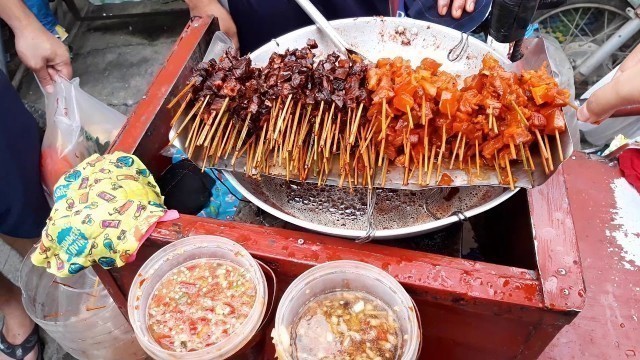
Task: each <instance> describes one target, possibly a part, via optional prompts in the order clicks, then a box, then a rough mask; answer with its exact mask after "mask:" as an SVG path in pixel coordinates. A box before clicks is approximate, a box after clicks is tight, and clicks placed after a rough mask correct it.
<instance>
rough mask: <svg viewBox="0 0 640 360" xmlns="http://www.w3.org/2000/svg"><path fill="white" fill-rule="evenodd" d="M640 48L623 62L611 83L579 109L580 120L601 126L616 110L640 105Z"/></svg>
mask: <svg viewBox="0 0 640 360" xmlns="http://www.w3.org/2000/svg"><path fill="white" fill-rule="evenodd" d="M638 79H640V46H638V47H636V48H635V49H634V50H633V52H631V54H629V56H627V58H626V59H625V60H624V61H623V62H622V64H621V65H620V68H618V71H617V72H616V74H615V75H614V77H613V79H612V80H611V82H609V83H608V84H606V85H604V86H603V87H601V88H600V89H598V90H596V91H595V92H594V93H593V94H592V95H591V96H590V97H589V99H588V100H587V102H586V103H585V104H584V105H582V106H581V107H580V109H578V120H580V121H584V122H588V123H592V124H599V123H600V122H602V121H603V120H605V119H606V118H608V117H609V116H611V114H613V113H614V112H615V111H616V110H618V109H620V108H623V107H626V106H631V105H640V82H638Z"/></svg>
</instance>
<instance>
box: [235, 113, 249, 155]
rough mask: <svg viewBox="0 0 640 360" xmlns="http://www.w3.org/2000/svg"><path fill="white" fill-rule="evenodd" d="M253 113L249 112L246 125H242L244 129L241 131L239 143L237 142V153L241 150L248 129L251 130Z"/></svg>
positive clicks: (245, 121)
mask: <svg viewBox="0 0 640 360" xmlns="http://www.w3.org/2000/svg"><path fill="white" fill-rule="evenodd" d="M251 115H252V114H251V113H250V112H248V113H247V118H246V119H245V120H244V126H243V127H242V131H241V132H240V138H239V139H238V143H237V144H236V153H237V152H238V150H240V147H241V146H242V142H243V141H244V138H245V137H246V136H247V131H248V130H249V122H250V121H251Z"/></svg>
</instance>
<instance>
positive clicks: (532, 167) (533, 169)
mask: <svg viewBox="0 0 640 360" xmlns="http://www.w3.org/2000/svg"><path fill="white" fill-rule="evenodd" d="M524 152H526V153H527V158H529V167H530V168H531V171H535V170H536V165H535V164H534V163H533V158H532V157H531V152H530V151H529V147H527V148H525V149H524Z"/></svg>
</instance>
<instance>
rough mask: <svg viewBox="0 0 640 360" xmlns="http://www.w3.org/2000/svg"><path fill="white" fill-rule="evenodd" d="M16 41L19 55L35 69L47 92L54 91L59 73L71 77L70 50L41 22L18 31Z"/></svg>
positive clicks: (25, 63) (27, 65)
mask: <svg viewBox="0 0 640 360" xmlns="http://www.w3.org/2000/svg"><path fill="white" fill-rule="evenodd" d="M15 43H16V51H17V53H18V57H19V58H20V60H22V63H23V64H24V65H25V66H26V67H27V68H29V69H30V70H31V71H33V73H34V74H35V75H36V77H37V78H38V81H39V82H40V85H41V86H42V88H43V89H44V90H45V91H46V92H48V93H52V92H53V82H54V81H55V80H56V79H57V78H58V74H60V75H62V76H64V77H65V78H67V79H71V76H72V75H73V72H72V70H71V59H70V58H69V50H68V49H67V47H66V46H65V45H64V44H63V43H62V42H61V41H60V40H58V39H57V38H56V37H55V36H53V35H52V34H51V33H49V32H48V31H47V30H46V29H45V28H44V27H42V26H41V25H40V24H39V23H36V24H33V25H32V26H28V27H24V28H21V29H20V31H16V32H15Z"/></svg>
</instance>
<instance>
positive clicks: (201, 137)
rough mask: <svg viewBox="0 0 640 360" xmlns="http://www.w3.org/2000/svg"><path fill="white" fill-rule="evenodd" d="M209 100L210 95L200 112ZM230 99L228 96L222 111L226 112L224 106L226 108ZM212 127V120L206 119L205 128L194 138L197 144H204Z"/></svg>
mask: <svg viewBox="0 0 640 360" xmlns="http://www.w3.org/2000/svg"><path fill="white" fill-rule="evenodd" d="M208 101H209V95H207V98H206V99H205V100H204V103H203V104H202V109H201V110H200V112H202V110H203V109H204V107H205V105H206V104H207V102H208ZM228 101H229V98H226V99H225V102H224V104H223V105H222V108H221V109H220V113H223V112H224V108H225V106H226V103H227V102H228ZM198 116H199V115H198ZM210 127H211V121H205V125H204V130H203V131H202V132H201V133H200V135H199V136H197V137H196V138H195V139H196V140H194V141H196V144H197V145H198V146H200V145H202V143H203V142H204V139H205V138H206V136H207V133H208V132H209V128H210Z"/></svg>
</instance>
